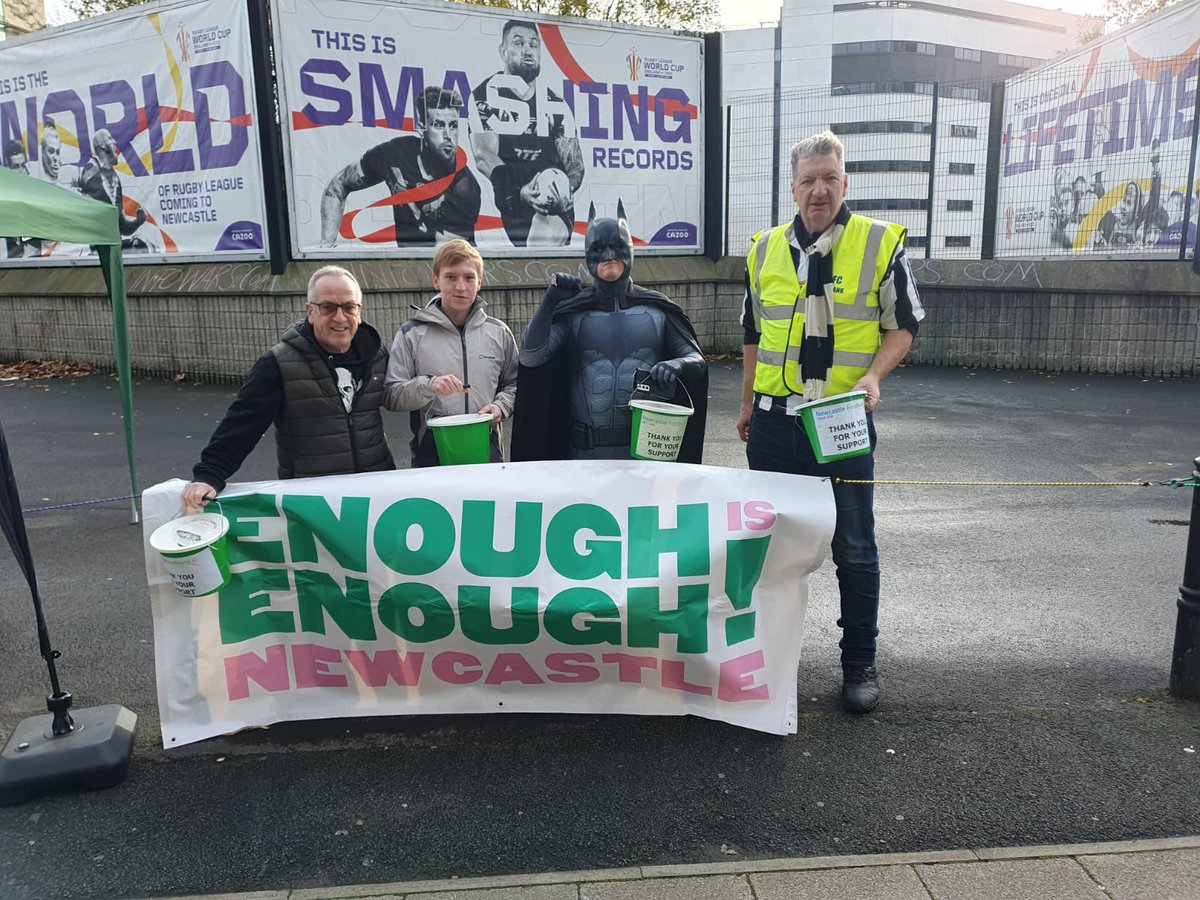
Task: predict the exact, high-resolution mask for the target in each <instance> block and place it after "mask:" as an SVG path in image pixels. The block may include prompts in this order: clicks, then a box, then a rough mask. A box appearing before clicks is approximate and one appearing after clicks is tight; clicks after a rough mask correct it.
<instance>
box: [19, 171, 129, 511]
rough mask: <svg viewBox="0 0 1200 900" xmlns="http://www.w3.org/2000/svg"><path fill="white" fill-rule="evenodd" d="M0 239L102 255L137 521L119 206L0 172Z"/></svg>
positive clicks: (26, 176) (101, 260)
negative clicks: (77, 247) (85, 247)
mask: <svg viewBox="0 0 1200 900" xmlns="http://www.w3.org/2000/svg"><path fill="white" fill-rule="evenodd" d="M0 237H16V238H41V239H43V240H50V241H64V242H67V243H72V244H92V245H94V246H95V248H96V250H97V252H98V253H99V254H100V269H101V271H102V272H103V273H104V283H105V284H106V285H107V286H108V296H109V299H110V300H111V301H112V311H113V345H114V349H115V350H116V358H117V376H118V378H119V380H120V386H121V415H122V417H123V419H124V421H125V454H126V456H127V457H128V460H129V482H130V486H131V487H132V489H133V504H132V508H133V521H135V522H136V521H137V520H138V486H137V467H136V464H135V463H134V455H133V390H132V377H131V375H130V367H129V320H128V315H127V301H126V298H125V270H124V268H123V265H122V262H121V232H120V229H119V228H118V227H117V208H116V207H115V206H110V205H109V204H107V203H101V202H100V201H99V200H93V199H92V198H91V197H85V196H83V195H82V194H77V193H75V192H74V191H70V190H67V189H66V188H62V187H59V186H58V185H55V184H49V183H47V182H44V181H39V180H37V179H36V178H31V177H30V176H28V175H23V174H20V173H18V172H12V171H9V170H8V169H0Z"/></svg>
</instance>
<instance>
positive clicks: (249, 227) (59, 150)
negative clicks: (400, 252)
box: [0, 0, 266, 265]
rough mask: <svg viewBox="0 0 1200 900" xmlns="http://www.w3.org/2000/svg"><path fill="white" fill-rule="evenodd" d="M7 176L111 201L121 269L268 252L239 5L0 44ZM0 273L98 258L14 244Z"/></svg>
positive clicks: (0, 116) (117, 19) (64, 248)
mask: <svg viewBox="0 0 1200 900" xmlns="http://www.w3.org/2000/svg"><path fill="white" fill-rule="evenodd" d="M0 150H2V152H3V163H4V165H5V166H6V167H7V168H9V169H14V170H17V171H21V172H24V173H25V174H28V175H29V176H30V177H32V178H39V179H42V180H44V181H49V182H52V183H55V184H58V185H61V186H63V187H64V188H67V189H69V190H75V191H79V192H80V193H82V194H84V195H87V196H90V197H94V198H95V199H97V200H100V201H102V202H105V203H111V204H113V205H114V206H116V207H117V209H118V210H119V211H120V216H121V218H120V227H121V233H122V235H123V236H124V240H123V249H124V252H125V258H126V260H127V261H129V262H135V261H138V260H143V261H156V262H162V261H165V260H171V261H184V260H189V259H191V260H201V259H214V258H221V259H229V258H234V259H236V258H242V259H260V258H264V257H265V255H266V253H265V250H264V248H265V247H266V240H265V235H264V233H263V232H264V202H263V192H262V187H261V174H260V173H261V164H260V154H259V140H258V123H257V122H256V121H255V99H254V78H253V73H252V70H251V57H250V40H249V24H248V21H247V11H246V7H245V4H244V3H241V2H238V0H203V2H198V3H185V4H174V5H166V4H163V5H149V6H145V7H138V8H137V10H136V11H135V10H131V11H129V12H127V13H121V14H118V15H114V16H103V17H100V18H98V19H94V20H89V21H86V22H83V23H81V24H79V25H75V26H70V27H67V28H63V29H55V30H53V31H49V32H44V33H41V34H37V35H34V36H31V37H29V38H24V39H20V40H17V41H6V42H4V43H3V44H0ZM3 243H4V246H3V248H2V251H3V252H0V258H2V259H3V264H5V265H30V264H32V265H37V264H44V263H46V262H48V261H49V262H55V261H73V260H74V261H77V260H81V259H94V258H95V255H94V254H93V253H92V252H91V251H90V249H89V248H87V247H81V246H76V245H66V244H61V243H54V242H50V241H43V240H39V239H37V238H36V237H34V238H31V239H16V238H9V239H6V240H5V241H4V242H3Z"/></svg>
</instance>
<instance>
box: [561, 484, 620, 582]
mask: <svg viewBox="0 0 1200 900" xmlns="http://www.w3.org/2000/svg"><path fill="white" fill-rule="evenodd" d="M581 531H590V532H592V533H593V534H594V535H595V536H596V538H620V536H621V526H620V525H619V524H617V520H616V519H615V518H614V517H613V514H612V513H610V512H609V511H608V510H607V509H605V508H604V507H603V506H596V505H594V504H592V503H576V504H573V505H571V506H565V507H563V508H562V509H560V510H559V511H558V512H557V513H555V514H554V518H552V519H551V520H550V525H549V526H548V527H547V528H546V559H547V560H549V562H550V566H551V568H553V569H554V571H555V572H557V573H558V574H559V575H561V576H562V577H563V578H570V579H571V580H572V581H590V580H591V579H593V578H598V577H599V576H601V575H607V576H609V577H610V578H620V577H621V542H620V541H619V540H614V541H606V540H597V539H596V538H589V539H587V540H586V541H585V542H584V545H585V546H586V547H587V551H586V552H584V553H580V552H579V551H578V550H576V549H575V536H576V535H577V534H578V533H579V532H581Z"/></svg>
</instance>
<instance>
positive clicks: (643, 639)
mask: <svg viewBox="0 0 1200 900" xmlns="http://www.w3.org/2000/svg"><path fill="white" fill-rule="evenodd" d="M626 598H627V601H628V605H629V639H628V643H629V646H630V647H658V646H659V643H660V641H659V636H660V635H662V634H663V633H669V634H674V635H677V636H678V638H679V652H680V653H707V652H708V585H707V584H681V585H680V586H679V608H678V609H663V608H662V607H661V606H659V604H658V588H656V587H635V588H630V589H629V591H628V593H627V594H626Z"/></svg>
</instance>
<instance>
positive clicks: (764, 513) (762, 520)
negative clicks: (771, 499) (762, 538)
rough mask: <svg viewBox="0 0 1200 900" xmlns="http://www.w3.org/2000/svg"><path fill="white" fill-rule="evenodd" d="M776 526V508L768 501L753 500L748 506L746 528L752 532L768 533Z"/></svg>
mask: <svg viewBox="0 0 1200 900" xmlns="http://www.w3.org/2000/svg"><path fill="white" fill-rule="evenodd" d="M774 524H775V507H774V506H773V505H772V504H770V503H768V502H767V501H766V500H751V501H750V502H749V503H747V504H746V527H747V528H749V529H750V530H751V531H766V530H767V529H768V528H770V527H771V526H772V525H774Z"/></svg>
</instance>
